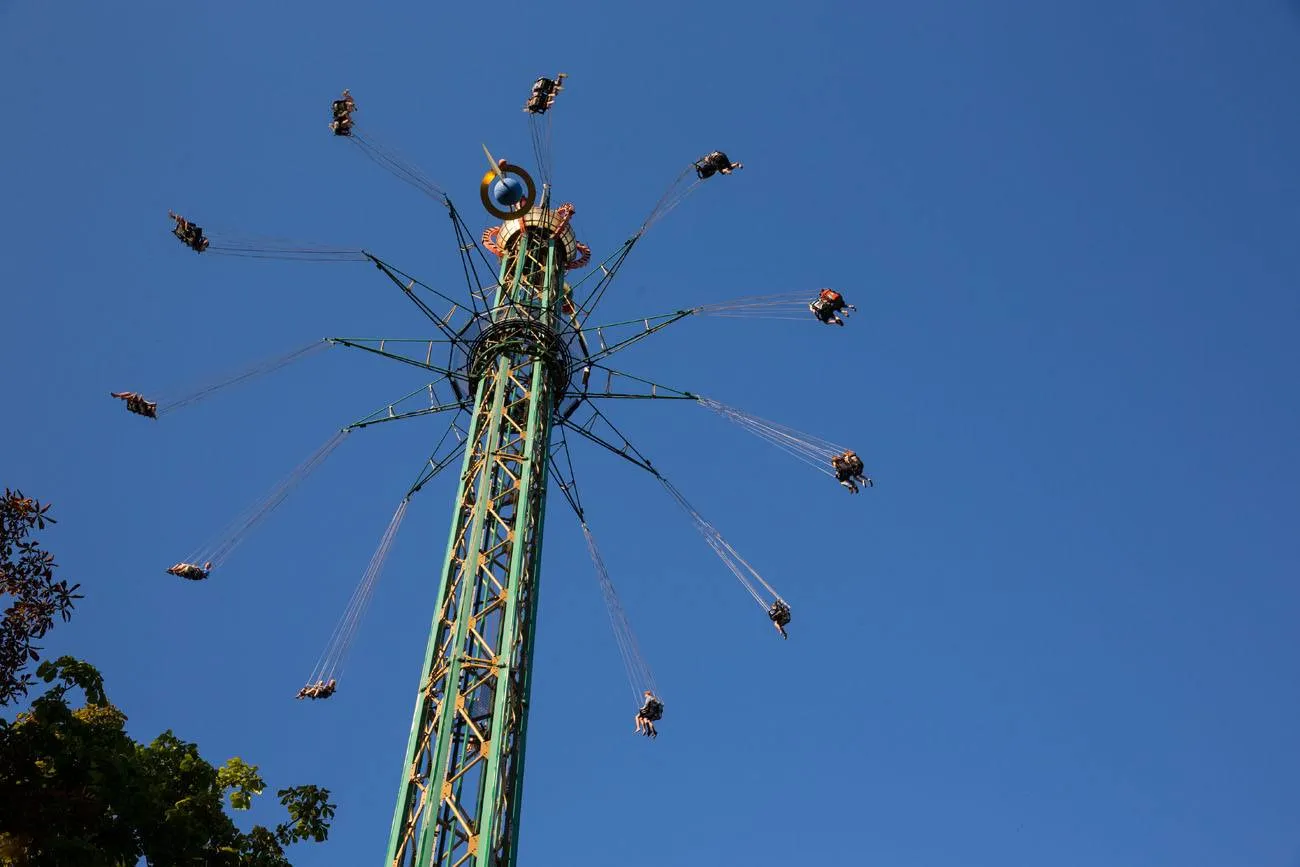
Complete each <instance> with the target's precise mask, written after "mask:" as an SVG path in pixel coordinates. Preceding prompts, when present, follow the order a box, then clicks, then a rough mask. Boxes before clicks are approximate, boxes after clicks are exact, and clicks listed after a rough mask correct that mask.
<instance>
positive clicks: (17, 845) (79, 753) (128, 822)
mask: <svg viewBox="0 0 1300 867" xmlns="http://www.w3.org/2000/svg"><path fill="white" fill-rule="evenodd" d="M36 673H37V676H38V677H40V678H41V680H43V681H44V682H45V683H52V684H53V686H51V687H49V688H48V689H47V690H46V691H45V693H44V694H42V695H41V696H39V697H38V698H36V699H35V700H34V701H33V702H32V705H31V710H30V711H28V712H25V713H20V714H18V716H17V718H16V719H15V720H14V721H13V722H12V723H11V722H6V721H4V720H0V865H6V867H45V865H50V867H61V865H76V867H134V865H136V864H137V863H139V861H140V859H141V858H144V859H145V861H146V863H148V864H149V865H156V867H176V865H205V867H225V865H231V867H234V865H241V867H244V865H246V867H289V861H288V860H287V859H286V857H285V852H284V850H285V847H286V846H289V845H291V844H293V843H296V842H299V841H302V840H314V841H316V842H321V841H324V840H325V839H326V837H327V836H328V834H329V825H330V821H331V820H332V819H333V817H334V806H335V805H334V804H331V803H330V801H329V797H330V793H329V790H328V789H322V788H319V787H317V786H295V787H292V788H287V789H280V790H279V791H278V792H276V796H277V797H278V798H279V800H280V803H281V804H282V805H283V806H284V807H285V809H286V811H287V814H288V816H287V818H286V820H285V821H283V822H281V823H280V824H278V825H276V827H275V828H273V829H272V828H266V827H264V826H261V825H257V826H255V827H253V829H252V830H250V831H248V832H243V831H240V830H239V828H237V827H236V826H235V823H234V822H233V821H232V820H231V819H230V817H229V816H228V815H227V814H226V811H225V805H226V803H227V802H229V805H230V807H231V808H233V809H235V810H247V809H248V808H249V807H250V806H251V804H252V800H253V798H254V797H255V796H257V795H260V794H261V793H262V790H263V789H264V788H265V786H266V783H265V782H264V781H263V780H262V778H261V776H260V775H259V774H258V769H257V766H256V765H249V764H246V763H245V762H244V761H243V760H242V759H239V758H233V759H230V760H229V761H227V762H226V763H225V764H224V765H223V766H221V767H215V766H213V765H212V764H209V763H208V762H207V761H206V760H204V759H203V757H202V756H200V755H199V751H198V747H197V746H196V745H195V744H192V743H188V742H186V741H183V740H181V739H180V738H178V737H176V736H175V735H174V734H173V733H172V732H170V731H167V732H163V733H162V734H161V735H159V736H158V737H156V738H154V740H153V741H152V742H151V743H149V744H147V745H146V744H141V743H137V742H136V741H134V740H133V739H132V738H131V737H130V736H129V735H128V734H127V733H126V731H125V727H124V726H125V723H126V715H125V714H123V713H122V711H120V710H118V709H117V708H116V707H114V706H113V705H112V704H111V703H110V702H109V701H108V697H107V695H106V694H105V692H104V682H103V678H102V677H101V675H100V673H99V672H98V671H96V670H95V668H94V667H93V666H91V665H89V664H88V663H85V662H82V661H81V660H78V659H74V658H73V657H70V656H64V657H61V658H59V659H58V660H55V661H54V662H43V663H41V665H40V667H39V668H38V669H37V672H36ZM74 688H75V689H80V690H81V692H82V694H83V695H84V697H85V704H84V705H82V706H81V707H77V708H75V709H74V708H72V707H70V706H69V703H68V693H69V692H70V691H72V690H73V689H74Z"/></svg>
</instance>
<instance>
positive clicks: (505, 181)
mask: <svg viewBox="0 0 1300 867" xmlns="http://www.w3.org/2000/svg"><path fill="white" fill-rule="evenodd" d="M523 197H524V185H523V182H521V181H520V180H519V179H518V178H512V177H505V178H498V179H497V182H496V183H495V184H493V185H492V199H493V201H495V202H496V203H497V204H498V205H500V206H501V207H503V208H513V207H514V206H515V205H517V204H519V201H520V200H521V199H523Z"/></svg>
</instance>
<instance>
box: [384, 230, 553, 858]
mask: <svg viewBox="0 0 1300 867" xmlns="http://www.w3.org/2000/svg"><path fill="white" fill-rule="evenodd" d="M564 223H567V219H566V218H565V216H564V215H563V214H560V215H558V216H557V214H556V212H555V211H551V210H549V209H548V208H546V207H545V206H542V207H536V208H533V209H532V210H531V211H529V212H528V214H527V215H526V217H523V218H521V219H519V220H515V221H512V222H511V223H510V224H508V225H505V226H503V227H502V231H501V233H500V234H501V241H502V248H503V255H502V257H501V268H500V276H499V282H498V289H497V292H496V296H495V299H494V303H493V305H492V307H491V309H490V311H489V313H488V315H487V317H486V324H485V325H484V327H483V328H482V330H481V332H480V333H479V335H478V336H477V338H476V339H475V340H474V342H473V344H472V346H471V348H470V350H469V352H468V354H467V366H466V373H467V377H466V379H467V381H468V383H469V388H470V390H471V391H472V401H473V403H472V407H473V408H472V413H471V418H470V422H469V431H468V433H469V436H468V439H467V441H466V447H465V458H464V462H463V466H462V469H461V475H460V482H459V485H458V490H457V494H456V501H455V507H454V510H453V513H452V518H451V533H450V536H449V538H448V541H447V553H446V557H445V558H444V560H443V564H442V569H441V572H440V575H439V582H438V596H437V608H436V613H435V614H434V618H433V625H432V627H431V629H430V634H429V644H428V648H427V649H426V651H425V654H424V664H423V667H422V668H421V674H420V683H419V688H418V690H417V695H416V702H415V714H414V717H413V718H412V721H411V733H410V736H409V738H408V740H407V746H406V759H405V761H404V763H403V765H402V780H401V787H400V789H399V792H398V800H397V809H396V811H395V813H394V816H393V825H392V832H391V835H390V838H389V843H388V858H387V861H386V863H387V864H389V865H409V867H427V865H447V867H455V865H482V867H487V865H493V867H498V865H513V864H514V863H515V858H516V854H517V838H516V835H517V828H518V823H519V809H520V800H521V796H522V794H523V763H524V746H525V735H526V728H527V721H528V693H529V685H530V679H531V669H532V661H533V641H534V637H535V634H536V621H537V597H538V590H539V582H538V579H539V576H540V571H541V557H542V522H543V516H544V513H545V505H546V481H547V475H548V474H547V456H548V453H549V443H550V435H551V426H552V419H553V416H554V413H555V409H556V403H557V399H558V397H559V396H560V395H563V394H564V391H565V388H566V385H567V379H568V375H569V369H570V359H569V353H568V350H567V348H566V346H565V343H564V341H563V340H562V339H561V337H560V336H559V334H558V333H557V331H556V328H555V325H556V323H557V322H558V321H560V320H561V317H562V315H563V314H562V311H561V307H562V306H563V305H564V302H565V297H564V291H563V288H564V269H565V266H566V265H567V264H568V262H569V261H570V258H571V256H572V255H574V254H575V253H576V250H575V249H574V244H573V242H572V237H573V236H572V232H571V231H568V230H567V229H566V227H565V226H564V225H563V224H564ZM557 230H558V231H557ZM566 241H567V243H566Z"/></svg>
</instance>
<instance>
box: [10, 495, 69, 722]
mask: <svg viewBox="0 0 1300 867" xmlns="http://www.w3.org/2000/svg"><path fill="white" fill-rule="evenodd" d="M49 509H50V507H49V505H41V504H40V503H38V502H36V501H35V500H33V499H31V498H30V497H24V496H23V493H22V491H11V490H9V489H8V488H5V492H4V497H3V499H0V597H6V596H7V597H11V598H12V599H13V601H12V602H11V603H10V605H9V607H8V608H7V609H6V610H5V613H4V620H3V622H0V705H6V704H9V703H10V702H12V701H14V700H15V699H18V698H22V697H23V696H25V695H27V690H28V689H29V688H30V687H31V685H32V676H31V674H29V673H27V672H26V668H27V666H28V664H30V663H32V662H36V661H37V660H39V659H40V657H41V655H40V648H39V647H37V646H36V645H35V644H34V643H33V642H34V641H36V640H37V639H39V638H44V637H45V633H47V632H49V630H50V627H52V626H53V625H54V619H55V618H56V617H59V618H62V619H63V620H64V621H67V620H68V619H69V618H70V617H71V616H72V603H73V600H76V599H80V598H81V594H79V593H77V592H76V591H77V590H78V588H80V586H81V585H79V584H73V585H72V586H68V582H67V581H55V580H54V567H55V565H56V564H55V562H54V555H53V554H50V553H49V552H47V551H45V550H44V549H42V548H41V545H40V543H39V542H36V541H33V540H31V539H29V538H28V536H29V535H30V534H31V532H32V531H33V530H44V529H45V525H46V524H53V523H55V521H54V519H53V518H51V517H50V516H49V515H48V514H47V513H48V512H49Z"/></svg>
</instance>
